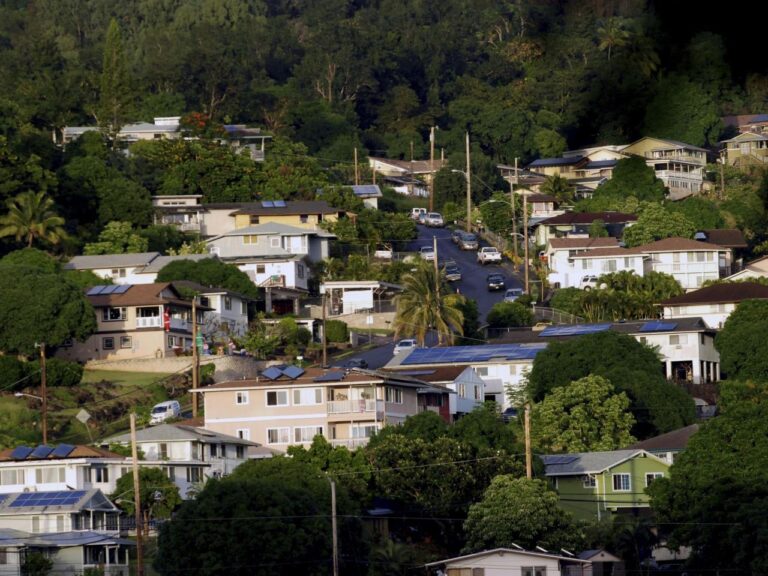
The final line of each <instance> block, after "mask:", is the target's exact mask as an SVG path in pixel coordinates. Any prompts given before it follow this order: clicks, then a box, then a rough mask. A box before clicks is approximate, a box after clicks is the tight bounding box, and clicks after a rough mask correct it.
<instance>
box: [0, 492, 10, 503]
mask: <svg viewBox="0 0 768 576" xmlns="http://www.w3.org/2000/svg"><path fill="white" fill-rule="evenodd" d="M6 498H8V494H0V504H2V503H3V502H5V500H6Z"/></svg>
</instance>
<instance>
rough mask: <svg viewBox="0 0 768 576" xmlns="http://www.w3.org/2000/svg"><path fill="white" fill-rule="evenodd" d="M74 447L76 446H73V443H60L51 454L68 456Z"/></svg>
mask: <svg viewBox="0 0 768 576" xmlns="http://www.w3.org/2000/svg"><path fill="white" fill-rule="evenodd" d="M74 449H75V447H74V446H72V444H59V445H58V446H56V448H54V449H53V452H51V456H55V457H57V458H66V457H67V456H69V455H70V454H71V453H72V451H73V450H74Z"/></svg>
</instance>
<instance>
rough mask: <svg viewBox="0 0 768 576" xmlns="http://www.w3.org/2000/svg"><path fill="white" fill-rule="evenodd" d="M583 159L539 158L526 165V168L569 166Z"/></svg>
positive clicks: (579, 157) (580, 157)
mask: <svg viewBox="0 0 768 576" xmlns="http://www.w3.org/2000/svg"><path fill="white" fill-rule="evenodd" d="M583 159H584V158H583V156H578V157H575V158H539V159H538V160H534V161H533V162H531V163H530V164H528V166H529V167H531V166H533V167H535V166H568V165H570V164H578V163H579V162H581V161H582V160H583Z"/></svg>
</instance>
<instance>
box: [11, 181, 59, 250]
mask: <svg viewBox="0 0 768 576" xmlns="http://www.w3.org/2000/svg"><path fill="white" fill-rule="evenodd" d="M7 207H8V214H6V215H5V216H3V217H1V218H0V238H3V237H7V236H13V237H14V238H15V239H16V242H24V243H26V245H27V247H28V248H31V247H32V243H33V242H35V241H38V242H44V243H47V244H59V243H60V242H61V241H62V240H65V239H66V238H67V233H66V231H65V230H64V219H63V218H62V217H61V216H58V215H57V214H56V213H55V212H54V211H53V200H52V199H51V198H50V197H48V196H47V195H46V194H45V192H42V191H41V192H24V193H22V194H19V195H18V196H16V197H15V198H14V199H13V200H9V201H8V202H7Z"/></svg>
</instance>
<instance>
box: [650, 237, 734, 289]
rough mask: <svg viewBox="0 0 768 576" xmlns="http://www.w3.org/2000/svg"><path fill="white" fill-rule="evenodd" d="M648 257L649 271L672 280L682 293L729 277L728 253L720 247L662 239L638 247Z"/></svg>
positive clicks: (688, 241) (691, 241) (694, 241)
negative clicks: (666, 275)
mask: <svg viewBox="0 0 768 576" xmlns="http://www.w3.org/2000/svg"><path fill="white" fill-rule="evenodd" d="M638 249H639V250H641V251H642V252H643V254H646V255H649V256H650V269H651V270H653V271H654V272H663V273H665V274H669V275H670V276H673V277H674V278H675V280H677V281H678V282H680V285H681V286H682V287H683V289H685V290H695V289H697V288H701V286H702V285H703V284H704V283H705V282H706V281H708V280H718V279H720V278H723V277H725V276H727V275H728V274H729V273H730V268H729V265H728V263H729V256H728V254H729V251H728V250H727V249H726V248H723V247H722V246H718V245H716V244H710V243H708V242H700V241H696V240H689V239H688V238H665V239H664V240H658V241H656V242H652V243H650V244H644V245H643V246H639V247H638Z"/></svg>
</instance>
